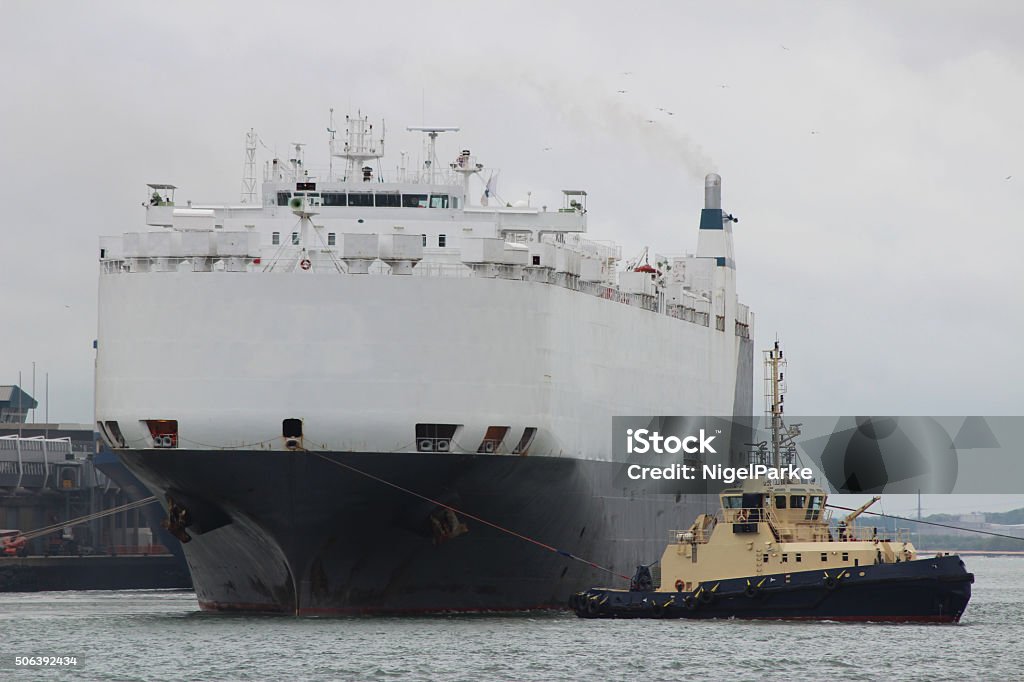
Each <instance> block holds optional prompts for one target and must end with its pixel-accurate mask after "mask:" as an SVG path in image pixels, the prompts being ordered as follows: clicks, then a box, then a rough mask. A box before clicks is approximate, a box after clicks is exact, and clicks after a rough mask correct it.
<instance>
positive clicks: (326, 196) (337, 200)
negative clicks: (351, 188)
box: [323, 192, 348, 206]
mask: <svg viewBox="0 0 1024 682" xmlns="http://www.w3.org/2000/svg"><path fill="white" fill-rule="evenodd" d="M323 200H324V203H323V205H324V206H347V205H348V199H347V198H346V197H345V193H344V192H324V193H323Z"/></svg>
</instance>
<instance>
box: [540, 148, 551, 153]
mask: <svg viewBox="0 0 1024 682" xmlns="http://www.w3.org/2000/svg"><path fill="white" fill-rule="evenodd" d="M541 151H545V152H549V151H551V147H544V149H542V150H541Z"/></svg>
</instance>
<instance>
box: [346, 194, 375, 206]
mask: <svg viewBox="0 0 1024 682" xmlns="http://www.w3.org/2000/svg"><path fill="white" fill-rule="evenodd" d="M348 205H349V206H373V195H372V194H369V193H359V194H349V195H348Z"/></svg>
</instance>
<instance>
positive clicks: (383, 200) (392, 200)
mask: <svg viewBox="0 0 1024 682" xmlns="http://www.w3.org/2000/svg"><path fill="white" fill-rule="evenodd" d="M375 201H376V204H377V205H378V206H386V207H388V208H395V207H398V206H401V205H402V197H401V195H399V194H378V195H376V197H375Z"/></svg>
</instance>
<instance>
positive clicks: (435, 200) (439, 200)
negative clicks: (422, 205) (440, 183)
mask: <svg viewBox="0 0 1024 682" xmlns="http://www.w3.org/2000/svg"><path fill="white" fill-rule="evenodd" d="M430 208H448V195H447V194H431V195H430Z"/></svg>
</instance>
